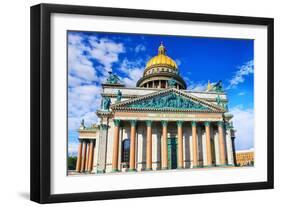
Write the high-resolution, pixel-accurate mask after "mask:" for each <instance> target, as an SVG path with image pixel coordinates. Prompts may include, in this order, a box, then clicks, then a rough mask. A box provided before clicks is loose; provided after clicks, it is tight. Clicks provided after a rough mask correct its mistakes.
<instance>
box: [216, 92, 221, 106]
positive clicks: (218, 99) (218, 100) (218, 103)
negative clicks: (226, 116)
mask: <svg viewBox="0 0 281 207" xmlns="http://www.w3.org/2000/svg"><path fill="white" fill-rule="evenodd" d="M216 102H217V105H218V106H221V104H222V102H221V97H220V96H219V95H218V96H217V97H216Z"/></svg>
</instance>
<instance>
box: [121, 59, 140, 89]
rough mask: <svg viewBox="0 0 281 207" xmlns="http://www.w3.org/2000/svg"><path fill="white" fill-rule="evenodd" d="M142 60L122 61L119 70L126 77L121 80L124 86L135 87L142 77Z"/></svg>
mask: <svg viewBox="0 0 281 207" xmlns="http://www.w3.org/2000/svg"><path fill="white" fill-rule="evenodd" d="M143 68H144V66H143V60H141V59H139V60H137V61H134V62H132V61H129V60H128V59H124V60H123V62H122V64H121V66H120V68H119V70H120V71H122V72H123V73H125V74H126V77H124V78H122V82H124V84H125V85H126V86H129V87H135V86H136V83H137V81H138V80H139V79H140V78H141V77H142V76H143Z"/></svg>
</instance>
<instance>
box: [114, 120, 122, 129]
mask: <svg viewBox="0 0 281 207" xmlns="http://www.w3.org/2000/svg"><path fill="white" fill-rule="evenodd" d="M113 122H114V126H116V127H117V126H120V122H121V121H120V119H113Z"/></svg>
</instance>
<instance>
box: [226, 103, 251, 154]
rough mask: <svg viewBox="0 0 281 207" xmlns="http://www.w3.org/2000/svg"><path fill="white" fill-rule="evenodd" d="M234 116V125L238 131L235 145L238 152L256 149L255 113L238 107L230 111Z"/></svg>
mask: <svg viewBox="0 0 281 207" xmlns="http://www.w3.org/2000/svg"><path fill="white" fill-rule="evenodd" d="M230 112H231V113H232V114H233V115H234V116H233V119H232V121H233V125H234V128H235V129H236V133H235V135H236V138H235V145H236V149H237V150H243V149H249V148H253V147H254V111H253V109H250V108H249V109H243V107H242V106H236V107H234V108H233V109H231V110H230Z"/></svg>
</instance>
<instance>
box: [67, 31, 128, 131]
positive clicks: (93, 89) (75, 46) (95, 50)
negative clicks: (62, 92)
mask: <svg viewBox="0 0 281 207" xmlns="http://www.w3.org/2000/svg"><path fill="white" fill-rule="evenodd" d="M85 42H87V44H86V43H85ZM123 52H125V48H124V46H123V44H122V43H117V42H114V41H112V40H110V39H107V38H100V39H99V38H97V37H95V36H84V35H82V34H79V33H77V34H69V36H68V68H69V73H68V84H69V89H68V121H69V122H68V127H69V130H74V131H76V130H77V129H78V127H79V125H80V122H81V120H82V119H84V120H85V124H86V125H91V124H93V123H96V122H97V121H98V117H97V116H96V110H97V109H98V108H99V107H100V103H101V96H100V93H101V87H100V83H102V82H104V81H105V80H106V77H107V75H108V74H107V72H108V71H111V70H112V68H111V67H112V64H113V63H115V62H118V61H119V54H120V53H123ZM92 59H94V60H96V61H97V62H98V63H100V64H101V65H97V67H94V65H93V62H92V61H91V60H92ZM97 71H99V72H100V73H101V75H99V77H98V76H97Z"/></svg>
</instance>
